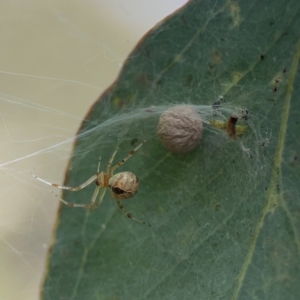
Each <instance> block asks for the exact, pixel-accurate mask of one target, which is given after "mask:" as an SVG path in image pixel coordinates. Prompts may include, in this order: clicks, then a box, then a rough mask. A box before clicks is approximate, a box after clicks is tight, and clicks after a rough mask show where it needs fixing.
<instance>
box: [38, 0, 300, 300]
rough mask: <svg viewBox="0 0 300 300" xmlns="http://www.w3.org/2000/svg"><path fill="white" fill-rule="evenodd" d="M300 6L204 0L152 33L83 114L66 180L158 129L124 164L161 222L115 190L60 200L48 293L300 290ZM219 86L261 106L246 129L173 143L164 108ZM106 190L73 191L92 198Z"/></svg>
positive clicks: (197, 294) (181, 294)
mask: <svg viewBox="0 0 300 300" xmlns="http://www.w3.org/2000/svg"><path fill="white" fill-rule="evenodd" d="M299 8H300V2H299V1H298V0H297V1H296V0H294V1H267V0H263V1H255V2H253V1H246V0H241V1H238V2H233V1H209V0H204V1H191V2H190V3H189V4H188V5H186V6H185V7H184V8H182V9H181V10H179V11H178V12H177V13H175V14H174V15H172V16H171V17H169V18H167V19H166V20H164V21H163V22H162V23H161V24H160V25H159V26H157V27H156V28H154V29H153V30H152V31H151V32H149V34H147V35H146V36H145V37H144V39H143V40H142V41H141V42H140V43H139V45H137V47H136V48H135V49H134V51H133V52H132V53H131V55H130V57H129V58H128V60H127V62H126V64H125V65H124V67H123V69H122V72H121V74H120V76H119V78H118V80H117V81H116V82H115V83H114V84H113V85H112V86H111V88H110V89H108V90H107V92H106V93H105V94H104V95H103V96H102V97H101V98H100V99H99V101H97V102H96V104H95V105H94V106H93V108H92V109H91V111H90V113H89V114H88V117H87V118H86V119H88V120H89V121H88V122H84V123H83V124H82V127H81V130H80V135H79V138H78V140H77V142H76V145H75V148H74V153H73V158H72V160H71V162H70V168H69V171H68V174H67V179H66V182H65V184H67V185H70V186H75V185H78V184H80V183H82V182H84V181H85V180H87V179H88V178H89V177H90V176H92V175H93V174H95V173H96V170H97V163H98V157H99V155H100V154H101V155H102V162H101V170H104V168H105V166H106V163H107V162H108V160H109V158H110V156H111V155H112V153H113V151H114V149H115V147H116V146H117V144H118V138H120V149H119V151H118V153H117V156H116V160H115V161H116V162H117V161H120V160H121V159H122V158H124V157H125V156H126V155H127V154H128V153H129V151H130V150H131V149H132V148H134V147H136V146H137V145H138V144H139V143H140V142H141V141H142V140H143V139H144V138H147V140H148V141H147V143H146V144H145V145H144V146H143V147H142V148H141V149H140V150H138V151H137V152H136V154H135V155H134V156H133V157H132V158H130V159H129V160H128V161H127V162H126V163H125V165H124V166H122V167H121V168H120V170H128V171H131V172H133V173H135V174H136V175H137V177H138V178H139V184H140V189H139V192H138V193H137V195H135V197H134V198H132V199H128V200H122V204H123V205H124V207H125V208H126V209H127V210H128V211H129V212H130V213H131V214H132V215H133V216H134V217H137V218H139V219H142V220H145V221H146V222H148V223H150V224H151V225H152V227H150V228H149V227H147V226H143V225H141V224H139V223H137V222H134V221H132V220H130V219H128V218H126V216H125V215H124V214H123V213H122V212H121V211H120V209H119V208H118V206H117V204H116V203H115V201H111V200H110V195H109V194H110V193H109V191H107V193H106V196H105V198H104V200H103V203H102V204H101V206H100V207H99V208H98V209H95V210H93V211H91V212H90V211H87V210H84V209H81V208H69V207H66V206H63V207H61V210H60V213H59V216H58V225H57V229H56V239H55V242H54V244H53V247H52V248H51V250H50V254H49V263H48V271H47V274H46V278H45V283H44V286H43V291H42V295H43V299H45V300H48V299H51V300H52V299H76V300H79V299H85V300H88V299H105V300H117V299H120V300H121V299H122V300H133V299H138V300H142V299H149V300H150V299H151V300H152V299H153V300H157V299H170V300H176V299H178V300H182V299H240V300H242V299H245V300H248V299H272V300H276V299H278V300H282V299H299V295H300V199H299V182H300V181H299V179H300V166H299V156H300V140H299V137H298V134H299V132H300V101H299V95H300V76H299V71H298V70H299V57H300V42H299V38H300V12H299ZM220 95H223V96H224V98H225V99H226V103H230V104H231V105H232V106H236V107H246V108H247V110H248V111H249V112H250V118H249V120H248V121H245V122H246V123H247V122H248V124H252V125H251V126H250V125H249V130H248V131H247V133H246V134H245V135H243V136H241V137H239V139H237V140H236V141H234V140H232V139H230V138H229V137H228V136H227V135H226V133H225V132H222V131H215V132H213V131H210V130H204V134H203V138H202V140H201V142H200V144H199V146H198V147H197V148H196V149H195V150H193V151H192V152H190V153H188V154H185V155H178V154H172V153H170V152H168V151H167V150H166V149H165V148H163V146H162V145H161V144H160V142H159V140H158V139H157V137H156V133H155V130H156V126H157V122H158V114H157V113H156V111H157V110H160V109H161V107H162V106H165V107H169V106H171V105H172V104H181V103H187V104H193V105H207V106H211V105H212V104H213V103H214V102H215V101H216V100H218V97H219V96H220ZM221 105H223V104H222V103H221ZM135 111H139V114H138V116H136V115H134V117H130V116H131V114H132V113H133V112H135ZM205 129H209V127H208V126H207V125H206V128H205ZM243 147H244V148H251V151H252V152H251V153H252V155H251V157H250V156H249V155H248V153H247V151H245V149H243ZM94 188H95V185H92V186H89V187H87V188H85V189H84V190H82V191H79V192H68V193H67V192H66V193H64V195H63V197H64V198H65V199H66V200H67V201H69V202H72V203H89V201H90V199H91V197H92V194H93V190H94Z"/></svg>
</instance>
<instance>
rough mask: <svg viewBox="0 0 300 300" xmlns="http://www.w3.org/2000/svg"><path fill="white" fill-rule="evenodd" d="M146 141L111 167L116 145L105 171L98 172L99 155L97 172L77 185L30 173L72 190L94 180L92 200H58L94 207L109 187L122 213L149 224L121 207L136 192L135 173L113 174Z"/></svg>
mask: <svg viewBox="0 0 300 300" xmlns="http://www.w3.org/2000/svg"><path fill="white" fill-rule="evenodd" d="M146 141H147V140H144V141H143V142H142V143H140V144H139V145H138V146H137V147H136V148H134V149H133V150H131V151H130V152H129V154H128V155H127V156H126V157H125V158H123V159H122V160H121V161H120V162H118V163H117V164H115V165H114V166H113V167H111V164H112V162H113V160H114V158H115V156H116V154H117V152H118V148H119V147H117V148H116V150H115V151H114V153H113V154H112V156H111V158H110V159H109V161H108V163H107V166H106V172H104V171H103V172H100V163H101V156H100V157H99V161H98V168H97V173H96V174H95V175H93V176H92V177H91V178H89V179H88V180H87V181H85V182H84V183H82V184H81V185H79V186H77V187H70V186H63V185H59V184H56V183H51V182H48V181H46V180H44V179H42V178H40V177H38V176H36V175H34V174H32V173H31V175H32V176H33V177H34V178H35V179H37V180H39V181H41V182H43V183H45V184H48V185H51V186H53V187H55V188H59V189H63V190H68V191H73V192H76V191H79V190H82V189H84V188H85V187H87V186H88V185H90V184H91V183H93V182H95V183H96V186H97V187H96V189H95V191H94V194H93V196H92V200H91V202H90V204H82V203H70V202H67V201H65V200H63V199H61V198H59V200H60V201H61V202H62V203H64V204H65V205H67V206H69V207H84V208H88V209H95V208H96V207H98V206H100V204H101V203H102V200H103V198H104V195H105V192H106V189H107V188H109V189H111V192H112V198H114V199H115V200H116V202H117V204H118V206H119V208H120V209H121V210H122V211H123V213H124V214H125V215H126V216H127V217H128V218H129V219H132V220H134V221H137V222H139V223H142V224H144V225H148V226H151V225H150V224H148V223H146V222H144V221H142V220H139V219H136V218H134V217H133V216H132V215H131V214H130V213H129V212H128V211H127V210H126V209H125V208H124V207H123V205H122V204H121V202H120V201H121V200H123V199H128V198H131V197H133V196H134V195H135V194H136V193H137V191H138V188H139V180H138V178H137V177H136V176H135V174H133V173H132V172H128V171H125V172H120V173H117V174H115V175H114V171H115V170H116V169H118V168H119V167H120V166H122V165H123V164H124V163H125V162H126V161H127V160H128V159H129V158H130V157H131V156H132V155H133V154H135V152H136V151H137V150H138V149H139V148H141V147H142V146H143V145H144V144H145V143H146ZM101 188H103V189H102V190H101ZM100 190H101V193H100V197H99V201H98V203H96V199H97V196H98V193H99V191H100Z"/></svg>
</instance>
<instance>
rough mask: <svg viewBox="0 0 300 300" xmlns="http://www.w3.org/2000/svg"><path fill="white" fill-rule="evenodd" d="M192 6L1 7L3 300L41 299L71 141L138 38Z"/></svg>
mask: <svg viewBox="0 0 300 300" xmlns="http://www.w3.org/2000/svg"><path fill="white" fill-rule="evenodd" d="M185 2H186V0H164V1H160V0H85V1H79V0H73V1H62V0H51V1H50V0H44V1H39V0H0V21H1V23H0V24H1V25H0V41H1V47H0V143H1V147H0V176H1V180H0V203H1V208H0V299H4V300H15V299H22V300H29V299H30V300H35V299H38V298H39V286H40V284H41V282H42V279H43V272H44V268H45V262H46V255H47V251H48V247H49V245H50V244H51V239H52V229H53V225H54V223H55V219H56V212H57V209H58V205H59V203H58V201H57V199H56V198H55V196H54V195H53V193H52V192H51V191H52V190H51V189H50V187H48V186H46V185H43V184H41V183H39V182H37V181H36V180H35V179H34V178H32V177H31V175H30V173H31V172H33V173H35V174H37V175H38V176H40V177H42V178H45V179H47V180H51V181H55V182H58V183H61V182H62V181H63V177H64V173H65V169H66V166H67V163H68V159H69V157H70V153H71V149H72V144H73V137H74V135H75V134H76V132H77V129H78V127H79V126H80V123H81V121H82V119H83V118H84V117H85V115H86V113H87V112H88V110H89V108H90V106H91V105H92V104H93V103H94V101H95V100H96V99H97V98H98V96H99V95H100V94H101V93H102V92H103V91H104V90H105V89H106V88H107V87H108V86H109V85H110V84H111V83H112V82H113V81H114V80H115V79H116V77H117V75H118V73H119V71H120V69H121V68H122V64H123V62H124V60H125V59H126V57H127V55H128V54H129V52H130V51H131V50H132V49H133V47H134V46H135V45H136V44H137V42H138V41H139V39H140V38H141V37H142V36H143V35H144V34H145V33H146V32H147V31H148V30H150V29H151V28H152V27H153V26H154V25H156V24H157V23H158V22H159V21H161V20H162V19H163V18H165V17H166V16H167V15H169V14H170V13H172V12H174V11H175V10H176V9H178V8H179V7H180V6H182V5H183V4H184V3H185Z"/></svg>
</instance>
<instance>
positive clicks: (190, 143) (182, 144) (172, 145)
mask: <svg viewBox="0 0 300 300" xmlns="http://www.w3.org/2000/svg"><path fill="white" fill-rule="evenodd" d="M202 132H203V122H202V119H201V118H200V116H199V114H198V113H197V112H195V110H194V109H193V108H192V107H190V106H188V105H178V106H174V107H171V108H169V109H168V110H166V111H165V112H164V113H163V114H162V115H161V116H160V119H159V123H158V127H157V134H158V137H159V139H160V141H161V142H162V144H163V145H164V146H165V147H166V148H167V149H169V150H170V151H171V152H174V153H186V152H189V151H191V150H193V149H194V148H195V147H196V146H197V145H198V143H199V141H200V139H201V136H202Z"/></svg>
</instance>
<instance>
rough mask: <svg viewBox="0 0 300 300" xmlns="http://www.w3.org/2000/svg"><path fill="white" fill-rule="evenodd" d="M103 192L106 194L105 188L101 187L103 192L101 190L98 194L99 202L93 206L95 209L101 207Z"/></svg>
mask: <svg viewBox="0 0 300 300" xmlns="http://www.w3.org/2000/svg"><path fill="white" fill-rule="evenodd" d="M105 192H106V188H105V187H103V190H102V192H101V194H100V197H99V201H98V203H97V204H95V205H94V207H95V208H96V207H98V206H100V205H101V203H102V200H103V198H104V195H105Z"/></svg>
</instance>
